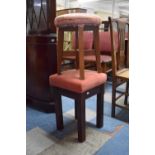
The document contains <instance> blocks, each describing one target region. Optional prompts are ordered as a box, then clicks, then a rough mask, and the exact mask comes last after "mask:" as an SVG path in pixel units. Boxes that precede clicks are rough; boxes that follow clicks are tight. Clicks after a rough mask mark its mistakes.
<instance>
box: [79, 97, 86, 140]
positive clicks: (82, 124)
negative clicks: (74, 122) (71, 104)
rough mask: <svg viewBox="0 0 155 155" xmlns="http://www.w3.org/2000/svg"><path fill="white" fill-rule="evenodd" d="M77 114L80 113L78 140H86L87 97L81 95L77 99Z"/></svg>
mask: <svg viewBox="0 0 155 155" xmlns="http://www.w3.org/2000/svg"><path fill="white" fill-rule="evenodd" d="M77 103H78V104H77V114H78V141H79V142H84V141H85V139H86V124H85V99H84V97H79V98H78V99H77Z"/></svg>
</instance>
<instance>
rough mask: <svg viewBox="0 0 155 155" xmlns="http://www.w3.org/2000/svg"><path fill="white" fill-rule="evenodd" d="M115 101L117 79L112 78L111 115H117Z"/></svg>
mask: <svg viewBox="0 0 155 155" xmlns="http://www.w3.org/2000/svg"><path fill="white" fill-rule="evenodd" d="M115 102H116V79H113V80H112V110H111V116H112V117H115Z"/></svg>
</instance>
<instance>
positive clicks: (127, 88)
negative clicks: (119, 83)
mask: <svg viewBox="0 0 155 155" xmlns="http://www.w3.org/2000/svg"><path fill="white" fill-rule="evenodd" d="M128 93H129V81H128V82H127V83H126V95H125V99H124V104H125V105H127V101H128Z"/></svg>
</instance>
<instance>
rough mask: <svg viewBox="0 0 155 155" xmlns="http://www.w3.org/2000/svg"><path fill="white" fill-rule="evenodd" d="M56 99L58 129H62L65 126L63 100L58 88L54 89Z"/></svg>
mask: <svg viewBox="0 0 155 155" xmlns="http://www.w3.org/2000/svg"><path fill="white" fill-rule="evenodd" d="M54 101H55V113H56V123H57V129H58V130H62V129H63V128H64V124H63V115H62V100H61V94H60V93H59V91H58V90H57V89H54Z"/></svg>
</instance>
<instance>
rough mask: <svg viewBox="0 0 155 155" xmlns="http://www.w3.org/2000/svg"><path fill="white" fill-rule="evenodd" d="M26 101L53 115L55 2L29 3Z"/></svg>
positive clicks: (39, 1) (35, 1) (34, 0)
mask: <svg viewBox="0 0 155 155" xmlns="http://www.w3.org/2000/svg"><path fill="white" fill-rule="evenodd" d="M26 2H27V7H26V24H27V29H26V31H27V36H26V99H27V104H28V105H31V106H33V107H35V108H39V109H40V110H43V111H46V112H54V103H53V102H52V101H53V99H52V90H50V87H49V75H51V74H54V73H56V65H57V64H56V63H57V57H56V28H55V26H54V19H55V16H56V0H27V1H26Z"/></svg>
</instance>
